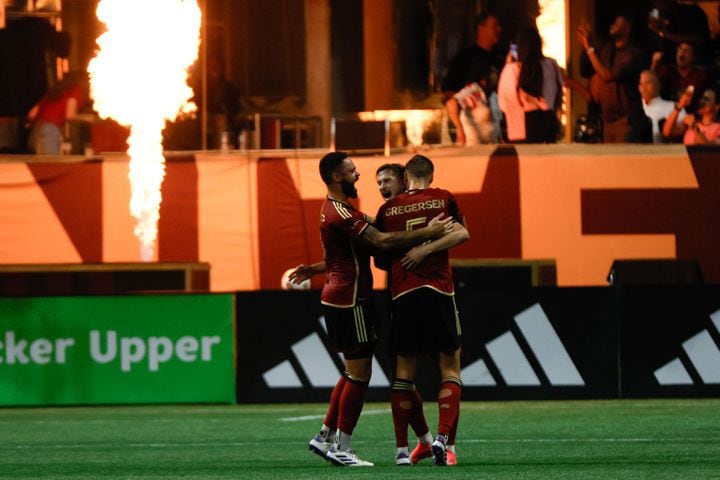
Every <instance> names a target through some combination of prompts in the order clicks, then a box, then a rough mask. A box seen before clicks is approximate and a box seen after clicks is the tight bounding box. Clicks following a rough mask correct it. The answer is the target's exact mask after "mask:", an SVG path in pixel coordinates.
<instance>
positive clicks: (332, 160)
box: [320, 152, 350, 185]
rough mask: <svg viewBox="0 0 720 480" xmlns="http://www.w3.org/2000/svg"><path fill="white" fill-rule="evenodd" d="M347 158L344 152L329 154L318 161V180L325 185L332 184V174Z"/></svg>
mask: <svg viewBox="0 0 720 480" xmlns="http://www.w3.org/2000/svg"><path fill="white" fill-rule="evenodd" d="M349 156H350V155H348V154H347V153H345V152H330V153H326V154H325V156H324V157H322V158H321V159H320V178H322V180H323V182H325V185H330V184H331V183H332V174H333V173H335V172H336V171H337V169H338V167H340V165H341V164H342V163H343V161H344V160H345V159H346V158H348V157H349Z"/></svg>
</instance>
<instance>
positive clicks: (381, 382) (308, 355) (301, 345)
mask: <svg viewBox="0 0 720 480" xmlns="http://www.w3.org/2000/svg"><path fill="white" fill-rule="evenodd" d="M318 321H319V322H320V326H321V327H322V329H323V331H325V333H327V327H326V326H325V317H323V316H321V317H320V318H318ZM291 350H292V352H293V355H294V357H295V360H297V363H298V364H299V365H300V368H301V369H302V371H303V373H304V374H305V377H306V378H307V379H308V381H309V382H310V386H311V387H314V388H323V387H327V388H332V387H334V386H335V384H336V383H337V381H338V378H340V374H341V371H340V370H339V369H338V368H337V366H336V358H338V359H340V360H341V361H342V356H341V355H332V354H331V353H330V352H328V350H327V349H326V348H325V345H324V344H323V342H322V340H321V339H320V335H318V334H317V333H312V334H310V335H308V336H307V337H305V338H303V339H302V340H300V341H298V342H296V343H294V344H293V345H292V347H291ZM333 357H335V358H333ZM263 379H264V380H265V383H266V384H267V386H268V387H270V388H301V387H303V382H302V380H300V377H299V376H298V374H297V372H296V371H295V368H294V367H293V365H292V363H291V362H290V360H285V361H284V362H282V363H280V364H278V365H277V366H275V367H273V368H271V369H270V370H268V371H267V372H265V373H263ZM370 386H371V387H389V386H390V382H389V381H388V378H387V377H386V376H385V372H383V370H382V367H381V366H380V363H379V362H378V361H377V359H376V358H375V357H373V358H372V377H371V378H370Z"/></svg>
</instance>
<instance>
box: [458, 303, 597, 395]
mask: <svg viewBox="0 0 720 480" xmlns="http://www.w3.org/2000/svg"><path fill="white" fill-rule="evenodd" d="M514 320H515V324H516V325H517V326H518V327H519V329H520V332H521V335H522V336H523V337H524V338H525V341H527V343H528V345H529V346H530V350H532V354H533V355H534V356H535V359H536V360H537V362H538V363H539V364H540V368H542V370H543V372H544V373H545V376H546V377H547V378H548V380H549V381H550V384H551V385H552V386H553V387H565V386H584V385H585V381H584V380H583V378H582V376H581V375H580V372H579V371H578V369H577V367H576V366H575V363H574V362H573V361H572V358H570V355H569V354H568V352H567V349H566V348H565V345H563V343H562V341H561V340H560V337H559V336H558V334H557V332H556V331H555V329H554V328H553V326H552V324H551V323H550V320H549V319H548V317H547V315H546V314H545V311H544V310H543V309H542V307H541V306H540V304H538V303H536V304H535V305H533V306H532V307H530V308H528V309H526V310H524V311H522V312H520V313H519V314H518V315H516V316H515V317H514ZM485 348H486V350H487V351H488V353H489V354H490V358H491V359H492V361H493V363H494V364H495V366H496V367H497V369H498V371H499V372H500V376H501V377H502V380H503V381H504V382H505V384H506V385H507V386H508V387H527V386H531V387H537V386H541V385H542V382H541V381H540V378H539V377H538V375H537V372H536V371H535V370H534V369H533V366H532V365H531V363H530V361H529V360H528V358H527V357H526V356H525V354H524V353H523V351H522V348H521V347H520V344H519V343H518V341H517V339H516V338H515V335H513V333H512V331H508V332H506V333H504V334H502V335H500V336H499V337H497V338H495V339H494V340H491V341H490V342H488V343H486V344H485ZM462 378H463V384H464V385H466V386H496V385H497V381H496V379H495V378H494V377H493V375H492V373H491V372H490V370H488V368H487V364H486V363H485V360H483V359H480V360H477V361H475V362H474V363H472V364H470V365H468V366H467V367H465V368H464V369H463V370H462Z"/></svg>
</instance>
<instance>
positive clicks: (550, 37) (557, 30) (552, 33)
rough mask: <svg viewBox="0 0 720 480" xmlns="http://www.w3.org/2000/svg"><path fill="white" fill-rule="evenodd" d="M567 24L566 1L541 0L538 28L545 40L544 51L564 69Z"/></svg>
mask: <svg viewBox="0 0 720 480" xmlns="http://www.w3.org/2000/svg"><path fill="white" fill-rule="evenodd" d="M565 24H566V22H565V0H540V16H539V17H537V28H538V31H539V32H540V36H541V37H542V39H543V50H544V53H545V55H547V56H548V57H552V58H554V59H555V61H557V63H558V65H560V66H561V67H562V68H565V67H566V65H567V51H566V46H565V44H566V42H565V40H566V39H565Z"/></svg>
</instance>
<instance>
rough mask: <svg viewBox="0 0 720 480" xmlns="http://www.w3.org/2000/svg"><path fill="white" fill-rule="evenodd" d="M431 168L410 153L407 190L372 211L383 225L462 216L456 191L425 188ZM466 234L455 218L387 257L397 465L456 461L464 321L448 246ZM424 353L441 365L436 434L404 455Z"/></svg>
mask: <svg viewBox="0 0 720 480" xmlns="http://www.w3.org/2000/svg"><path fill="white" fill-rule="evenodd" d="M433 173H434V166H433V163H432V161H430V159H428V158H427V157H424V156H422V155H415V156H414V157H413V158H411V159H410V161H409V162H408V163H407V165H405V175H406V178H407V187H408V190H407V192H406V193H403V194H401V195H398V196H397V197H395V198H394V199H392V200H390V201H388V202H386V203H385V204H384V205H383V206H382V207H380V210H379V211H378V214H377V218H376V222H377V225H378V228H379V229H380V230H383V231H387V232H399V231H405V230H409V231H412V230H414V229H416V228H422V227H424V226H425V225H427V222H428V219H430V218H433V217H435V216H437V215H438V214H445V215H447V216H452V217H453V218H457V219H459V220H460V221H461V222H462V218H463V217H462V215H461V214H460V211H459V209H458V206H457V202H456V201H455V198H454V197H453V195H452V194H451V193H450V192H448V191H447V190H443V189H439V188H430V184H431V182H432V180H433ZM468 238H470V236H469V234H468V231H467V229H466V228H465V226H464V225H463V224H461V223H453V229H452V231H451V232H450V233H449V234H447V235H445V236H443V237H442V238H439V239H437V240H434V241H432V242H429V243H425V244H423V245H420V246H417V247H415V248H413V249H412V250H410V251H409V252H407V254H406V255H404V256H403V255H401V254H400V255H395V256H394V257H393V260H392V267H391V268H392V270H391V271H392V284H391V292H392V297H393V324H392V327H391V328H392V329H391V339H392V343H393V345H392V346H393V351H394V352H395V353H396V359H397V366H396V378H395V381H394V382H393V387H392V396H391V406H392V411H393V423H394V427H395V438H396V446H397V448H398V450H397V456H396V463H397V464H398V465H407V464H410V463H417V461H419V460H420V459H422V458H425V457H428V456H430V455H431V454H432V456H433V457H434V460H435V463H436V464H437V465H448V464H451V465H454V464H456V463H457V461H456V457H455V452H454V447H451V448H453V449H451V450H448V445H454V438H451V439H449V438H448V437H450V436H452V437H454V434H455V432H456V429H457V420H458V418H459V411H460V393H461V388H462V383H461V380H460V334H461V328H460V319H459V317H458V313H457V309H456V307H455V298H454V285H453V278H452V271H451V270H450V264H449V257H448V252H447V250H448V249H449V248H451V247H454V246H456V245H459V244H460V243H462V242H464V241H466V240H467V239H468ZM424 354H428V355H433V356H437V359H438V366H439V369H440V375H441V385H440V391H439V393H438V408H439V414H440V415H439V421H438V430H437V432H438V435H437V437H436V438H435V441H434V442H433V443H432V446H431V447H430V446H428V445H427V444H424V443H423V442H422V441H420V442H419V443H418V446H417V447H416V448H415V450H414V451H413V453H412V454H411V455H409V454H408V446H407V427H408V424H409V423H412V422H415V421H417V420H418V419H419V418H422V417H423V414H422V403H421V401H420V402H418V396H417V394H416V393H415V385H414V381H415V377H416V373H417V372H416V370H417V359H418V357H419V356H420V355H424ZM413 427H415V425H413ZM413 460H414V461H413Z"/></svg>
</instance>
